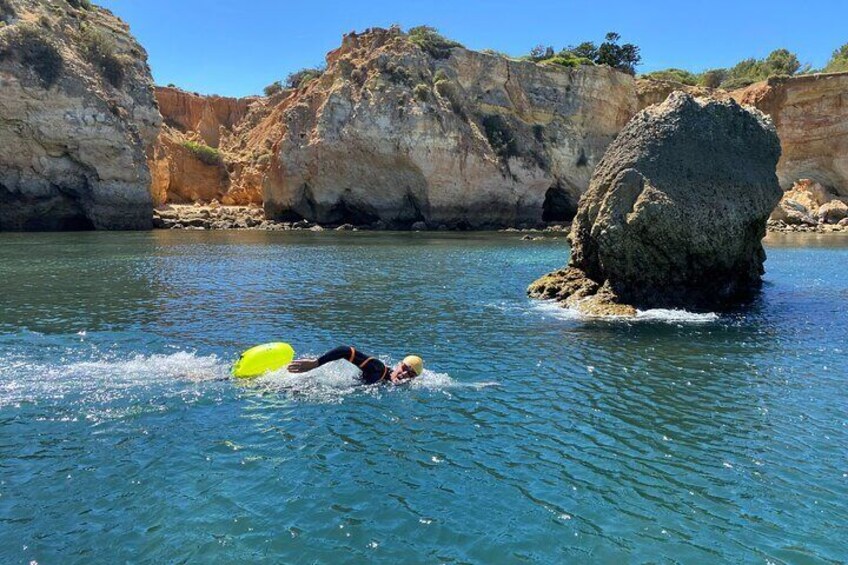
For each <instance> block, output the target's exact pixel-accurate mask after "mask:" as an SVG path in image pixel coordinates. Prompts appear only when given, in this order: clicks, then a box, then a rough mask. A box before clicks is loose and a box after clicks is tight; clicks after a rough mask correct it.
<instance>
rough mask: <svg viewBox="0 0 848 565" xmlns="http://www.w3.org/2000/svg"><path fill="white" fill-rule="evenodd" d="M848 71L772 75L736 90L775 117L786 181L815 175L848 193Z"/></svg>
mask: <svg viewBox="0 0 848 565" xmlns="http://www.w3.org/2000/svg"><path fill="white" fill-rule="evenodd" d="M846 92H848V73H834V74H818V75H804V76H797V77H789V78H772V79H769V80H767V81H765V82H759V83H757V84H753V85H751V86H749V87H748V88H745V89H742V90H739V91H735V92H733V93H732V96H733V97H734V98H735V99H736V100H738V101H739V102H740V103H742V104H750V105H752V106H755V107H757V108H758V109H760V110H762V111H763V112H765V113H766V114H768V115H769V116H771V118H772V120H773V121H774V125H775V127H776V128H777V134H778V135H779V136H780V143H781V147H782V150H783V152H782V155H781V157H780V162H779V163H778V166H777V176H778V179H779V181H780V186H781V187H783V188H784V190H786V189H789V188H791V187H792V185H793V184H794V183H795V182H796V181H798V180H799V179H810V180H812V181H814V182H817V183H819V184H821V185H824V186H826V187H828V188H830V189H831V190H833V191H835V192H836V193H837V194H839V195H841V196H848V99H846V96H845V93H846Z"/></svg>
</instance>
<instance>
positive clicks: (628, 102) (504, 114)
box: [255, 29, 636, 229]
mask: <svg viewBox="0 0 848 565" xmlns="http://www.w3.org/2000/svg"><path fill="white" fill-rule="evenodd" d="M633 83H634V81H633V78H632V77H631V76H629V75H627V74H624V73H621V72H619V71H616V70H614V69H611V68H608V67H600V66H599V67H580V68H563V67H556V66H542V65H537V64H535V63H532V62H522V61H514V60H510V59H507V58H506V57H501V56H497V55H489V54H484V53H479V52H474V51H470V50H466V49H462V48H453V49H449V50H447V52H446V53H445V54H444V57H443V58H437V57H434V56H433V55H431V54H429V53H428V52H426V51H425V50H423V49H421V48H420V47H418V46H417V45H415V44H414V43H413V42H411V41H410V40H409V39H408V37H407V36H406V35H405V34H403V33H402V32H400V31H399V30H396V29H391V30H380V29H375V30H369V31H368V32H366V33H363V34H349V35H347V36H345V38H344V40H343V44H342V46H341V47H340V48H339V49H337V50H335V51H333V52H331V53H330V54H329V55H328V56H327V70H326V71H325V72H324V74H323V75H322V76H321V77H320V78H318V79H316V80H314V81H312V82H311V83H309V85H308V86H305V87H302V88H301V89H300V90H298V91H297V92H296V93H295V94H292V95H291V96H289V97H287V98H284V99H282V100H280V101H279V102H278V104H277V107H276V108H275V110H274V111H273V112H271V113H270V114H269V115H268V117H267V118H266V119H265V120H263V121H261V122H260V123H258V124H257V126H256V128H255V131H257V132H266V131H268V132H273V134H274V135H277V134H279V136H280V137H278V138H272V139H271V145H272V146H273V147H274V155H273V164H272V166H271V167H270V168H269V169H268V172H267V179H266V182H265V186H264V188H265V192H264V196H265V209H266V212H267V213H268V216H269V217H273V218H282V219H297V218H308V219H310V220H312V221H317V222H320V223H331V224H332V223H345V222H346V223H351V224H356V225H368V224H373V223H375V222H376V221H378V220H379V221H382V222H383V223H384V224H386V225H387V226H389V227H401V228H406V227H408V226H410V225H411V224H413V223H414V222H419V221H422V222H426V223H427V225H432V226H438V225H440V224H444V225H447V226H450V227H452V228H458V229H464V228H479V227H487V226H491V227H501V226H508V225H518V224H520V223H522V222H528V223H532V224H535V223H537V222H539V221H541V220H542V219H543V216H544V217H545V219H546V220H547V221H557V220H559V221H564V220H568V219H570V216H571V215H573V213H574V210H575V204H576V202H577V199H578V198H579V196H580V194H581V193H582V192H583V191H584V190H585V188H586V187H587V186H588V181H589V177H590V175H591V171H592V168H593V167H594V165H595V164H596V163H597V161H598V160H599V159H600V157H601V155H602V154H603V151H604V149H605V148H606V147H607V145H608V144H609V143H610V142H611V141H612V139H613V138H614V137H615V135H616V133H617V132H618V131H619V130H620V129H621V127H623V125H624V124H625V123H626V122H627V120H628V119H629V118H630V116H632V114H633V113H634V112H635V108H636V97H635V93H634V85H633ZM275 128H276V129H275ZM256 139H258V138H256ZM546 202H547V205H546Z"/></svg>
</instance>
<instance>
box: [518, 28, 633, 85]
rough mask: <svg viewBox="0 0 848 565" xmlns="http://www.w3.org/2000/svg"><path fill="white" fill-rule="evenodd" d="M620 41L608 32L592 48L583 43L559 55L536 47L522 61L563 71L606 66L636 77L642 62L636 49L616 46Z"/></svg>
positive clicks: (628, 44) (568, 48)
mask: <svg viewBox="0 0 848 565" xmlns="http://www.w3.org/2000/svg"><path fill="white" fill-rule="evenodd" d="M619 40H621V36H620V35H619V34H617V33H615V32H614V31H611V32H609V33H608V34H607V35H606V37H605V38H604V42H603V43H601V44H600V45H595V44H594V43H593V42H591V41H584V42H583V43H580V44H579V45H575V46H569V47H566V48H564V49H561V50H560V51H558V52H555V51H554V48H553V47H551V46H545V45H537V46H536V47H534V48H533V49H532V50H531V51H530V53H529V54H528V55H525V56H524V57H522V58H523V59H525V60H529V61H533V62H536V63H541V64H547V65H560V66H563V67H577V66H580V65H607V66H609V67H612V68H614V69H618V70H619V71H622V72H625V73H628V74H631V75H632V74H636V66H637V65H639V63H640V62H641V60H642V56H641V55H640V53H639V47H638V46H636V45H634V44H632V43H625V44H623V45H619V43H618V42H619Z"/></svg>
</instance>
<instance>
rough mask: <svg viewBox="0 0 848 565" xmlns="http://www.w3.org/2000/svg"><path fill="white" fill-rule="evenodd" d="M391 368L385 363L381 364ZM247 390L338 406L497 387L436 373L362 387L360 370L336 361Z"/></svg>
mask: <svg viewBox="0 0 848 565" xmlns="http://www.w3.org/2000/svg"><path fill="white" fill-rule="evenodd" d="M384 362H386V363H388V364H389V366H391V363H390V362H389V361H388V360H384ZM240 382H241V384H243V385H244V386H246V387H256V388H258V389H261V390H263V391H265V392H276V393H280V394H285V395H286V396H288V397H290V398H295V399H303V400H306V401H310V402H328V403H338V402H341V401H342V400H343V399H344V398H345V397H346V396H348V395H350V394H354V393H358V394H371V395H380V394H382V393H384V392H390V391H401V390H405V389H406V390H433V391H439V390H449V389H458V388H472V389H478V390H479V389H482V388H486V387H490V386H497V385H498V384H499V383H497V382H494V381H485V382H471V383H463V382H458V381H456V380H454V379H453V378H451V377H450V375H448V374H447V373H437V372H435V371H430V370H428V369H425V370H424V373H423V374H422V375H421V376H420V377H417V378H415V379H412V380H411V381H408V382H406V383H404V384H401V385H397V386H395V385H391V384H385V383H381V384H376V385H363V384H362V381H360V380H359V369H357V368H356V367H354V366H353V365H351V364H349V363H345V362H343V361H336V362H333V363H327V364H326V365H324V366H322V367H319V368H317V369H315V370H313V371H309V372H308V373H289V372H288V371H286V370H284V369H283V370H280V371H275V372H273V373H268V374H266V375H264V376H261V377H257V378H255V379H245V380H243V381H240Z"/></svg>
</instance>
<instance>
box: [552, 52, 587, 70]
mask: <svg viewBox="0 0 848 565" xmlns="http://www.w3.org/2000/svg"><path fill="white" fill-rule="evenodd" d="M540 64H542V65H557V66H560V67H579V66H581V65H594V64H595V63H593V62H592V61H590V60H589V59H586V58H585V57H574V56H573V55H571V54H568V55H565V56H562V55H555V56H553V57H551V58H550V59H545V60H544V61H541V62H540Z"/></svg>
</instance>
